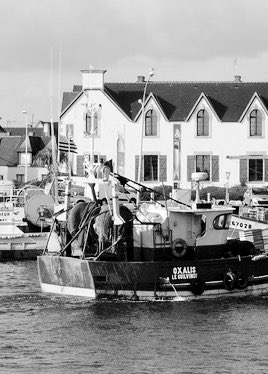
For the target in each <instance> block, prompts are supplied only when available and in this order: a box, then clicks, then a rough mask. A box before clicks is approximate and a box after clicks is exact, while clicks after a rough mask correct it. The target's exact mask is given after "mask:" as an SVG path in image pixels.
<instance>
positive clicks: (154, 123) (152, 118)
mask: <svg viewBox="0 0 268 374" xmlns="http://www.w3.org/2000/svg"><path fill="white" fill-rule="evenodd" d="M149 112H150V114H148V113H149ZM147 129H148V130H149V131H148V133H147ZM154 132H155V133H154ZM143 135H144V137H146V138H149V137H157V136H158V116H157V112H156V111H155V110H154V109H153V108H151V109H148V110H147V111H146V113H145V115H144V134H143Z"/></svg>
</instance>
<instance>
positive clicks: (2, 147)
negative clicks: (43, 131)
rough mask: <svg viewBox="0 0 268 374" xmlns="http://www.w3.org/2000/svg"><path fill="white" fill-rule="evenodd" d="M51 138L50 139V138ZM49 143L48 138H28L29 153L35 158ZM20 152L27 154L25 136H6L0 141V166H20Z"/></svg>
mask: <svg viewBox="0 0 268 374" xmlns="http://www.w3.org/2000/svg"><path fill="white" fill-rule="evenodd" d="M49 138H50V137H49ZM47 143H48V139H47V137H46V138H44V139H42V138H41V137H38V136H29V137H28V144H27V146H28V152H31V153H32V155H33V156H35V155H36V154H37V153H38V152H39V151H40V150H42V149H43V148H44V147H45V146H46V145H47ZM18 152H25V136H24V137H23V136H8V137H7V136H5V137H2V138H1V139H0V166H16V165H17V164H18V161H19V158H18Z"/></svg>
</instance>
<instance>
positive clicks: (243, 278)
mask: <svg viewBox="0 0 268 374" xmlns="http://www.w3.org/2000/svg"><path fill="white" fill-rule="evenodd" d="M236 284H237V288H240V290H243V289H244V288H247V286H248V277H247V275H246V274H243V273H239V274H238V275H237V278H236Z"/></svg>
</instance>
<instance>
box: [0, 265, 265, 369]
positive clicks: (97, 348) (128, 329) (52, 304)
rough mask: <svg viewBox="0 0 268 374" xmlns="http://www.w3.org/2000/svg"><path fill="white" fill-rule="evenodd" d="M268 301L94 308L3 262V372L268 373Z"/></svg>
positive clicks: (31, 270) (28, 268)
mask: <svg viewBox="0 0 268 374" xmlns="http://www.w3.org/2000/svg"><path fill="white" fill-rule="evenodd" d="M267 306H268V298H267V297H260V298H240V299H235V300H228V299H225V300H220V301H219V300H217V301H196V302H153V303H149V302H147V303H134V302H108V301H107V302H105V301H102V302H89V301H85V300H77V299H73V298H60V297H50V296H47V295H44V294H42V293H41V292H40V289H39V284H38V278H37V270H36V262H35V261H31V262H16V263H15V262H14V263H11V262H9V263H0V373H1V374H2V373H65V374H66V373H168V374H170V373H191V374H192V373H250V374H253V373H256V374H261V373H268V308H267Z"/></svg>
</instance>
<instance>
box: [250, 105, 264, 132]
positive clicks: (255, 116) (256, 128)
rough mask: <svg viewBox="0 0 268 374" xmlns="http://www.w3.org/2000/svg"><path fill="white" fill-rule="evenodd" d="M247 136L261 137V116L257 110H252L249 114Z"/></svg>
mask: <svg viewBox="0 0 268 374" xmlns="http://www.w3.org/2000/svg"><path fill="white" fill-rule="evenodd" d="M249 136H262V115H261V112H260V111H259V110H258V109H254V110H252V112H251V113H250V116H249Z"/></svg>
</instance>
